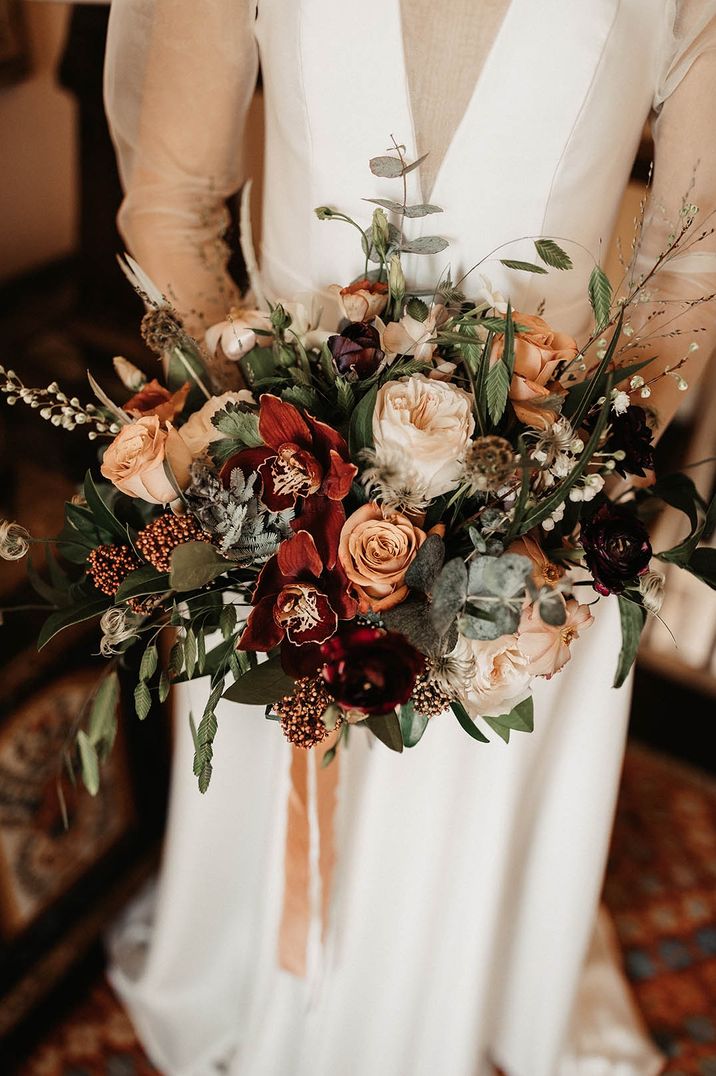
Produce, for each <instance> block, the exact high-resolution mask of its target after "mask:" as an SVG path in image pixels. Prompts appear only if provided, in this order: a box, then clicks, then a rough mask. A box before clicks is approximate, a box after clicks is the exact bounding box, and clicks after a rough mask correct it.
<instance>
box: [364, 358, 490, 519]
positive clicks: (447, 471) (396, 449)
mask: <svg viewBox="0 0 716 1076" xmlns="http://www.w3.org/2000/svg"><path fill="white" fill-rule="evenodd" d="M474 429H475V419H474V417H473V414H472V399H471V397H470V396H469V394H468V393H467V392H465V391H464V390H463V389H460V388H458V387H457V386H456V385H453V384H450V383H449V382H446V381H436V380H433V379H432V378H428V377H424V376H423V375H422V374H414V375H412V376H411V377H407V378H401V379H400V380H399V381H389V382H388V383H387V384H386V385H383V386H382V388H381V389H380V390H379V391H378V395H377V397H376V401H375V410H374V411H373V441H374V444H375V451H376V457H377V458H378V459H379V460H380V459H381V457H384V458H399V457H400V455H402V456H404V458H405V459H406V463H408V464H409V466H410V472H411V474H412V475H413V476H414V479H415V481H416V482H417V483H418V485H419V489H416V490H415V491H414V492H415V493H419V494H420V495H421V496H422V497H423V498H424V499H425V500H431V499H432V498H433V497H439V496H440V494H442V493H448V492H449V491H450V490H453V489H455V488H456V487H457V486H458V484H459V482H460V477H461V474H462V469H461V460H462V457H463V456H464V453H465V449H466V448H467V445H468V442H469V440H470V438H471V436H472V434H473V431H474Z"/></svg>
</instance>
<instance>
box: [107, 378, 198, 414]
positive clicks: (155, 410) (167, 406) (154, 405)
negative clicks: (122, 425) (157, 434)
mask: <svg viewBox="0 0 716 1076" xmlns="http://www.w3.org/2000/svg"><path fill="white" fill-rule="evenodd" d="M190 388H191V385H190V383H189V382H188V381H185V382H184V384H183V385H182V387H181V388H180V389H177V391H176V392H174V393H172V392H170V391H169V389H165V388H164V385H160V384H159V382H158V381H157V379H156V377H153V378H152V380H151V381H147V382H146V383H145V384H144V385H142V387H141V389H140V390H139V392H136V393H135V394H134V396H132V398H131V399H129V400H127V402H126V404H125V405H124V407H123V410H124V411H126V412H127V414H128V415H133V416H134V418H141V417H142V416H144V415H156V416H157V418H158V419H159V421H160V422H172V421H173V420H174V419H175V418H176V416H177V415H179V414H181V412H182V411H183V410H184V404H185V403H186V398H187V396H188V395H189V389H190Z"/></svg>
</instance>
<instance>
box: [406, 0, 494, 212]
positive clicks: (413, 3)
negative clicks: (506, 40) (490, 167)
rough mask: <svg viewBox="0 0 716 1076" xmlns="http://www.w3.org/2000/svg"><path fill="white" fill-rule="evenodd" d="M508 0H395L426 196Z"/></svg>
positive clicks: (465, 108)
mask: <svg viewBox="0 0 716 1076" xmlns="http://www.w3.org/2000/svg"><path fill="white" fill-rule="evenodd" d="M510 2H511V0H480V2H478V0H451V2H450V3H449V4H446V5H444V6H443V5H439V4H436V3H435V0H400V9H401V21H402V26H403V52H404V55H405V66H406V72H407V78H408V86H409V90H410V105H411V110H412V113H413V124H414V127H415V138H416V142H417V146H416V149H417V152H418V154H419V155H422V154H423V153H427V154H429V156H428V158H427V160H426V161H423V163H422V164H421V166H420V179H421V186H422V193H423V198H424V199H425V201H428V200H429V199H430V195H431V192H432V189H433V186H434V184H435V179H436V177H437V174H438V171H439V170H440V165H441V164H442V162H443V160H444V158H445V154H446V153H447V151H448V149H449V147H450V143H451V141H452V139H453V137H454V135H455V131H456V130H457V128H458V126H459V125H460V122H461V120H462V118H463V116H464V115H465V112H466V110H467V107H468V105H469V103H470V99H471V97H472V95H473V92H474V90H475V86H476V85H477V81H478V79H479V77H480V75H481V73H482V69H483V67H484V65H485V61H486V60H487V58H488V56H489V55H490V51H491V49H492V46H493V44H494V41H495V38H496V37H497V34H498V33H499V30H500V27H501V25H502V22H503V19H504V17H505V15H506V13H507V10H508V8H509V6H510ZM396 133H397V132H396ZM402 137H405V135H403V136H402Z"/></svg>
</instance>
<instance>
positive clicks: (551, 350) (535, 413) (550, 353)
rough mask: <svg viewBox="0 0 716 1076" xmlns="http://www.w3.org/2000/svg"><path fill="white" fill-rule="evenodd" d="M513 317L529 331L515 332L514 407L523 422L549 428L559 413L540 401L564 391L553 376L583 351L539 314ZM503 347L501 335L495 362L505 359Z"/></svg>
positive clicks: (511, 387) (496, 343)
mask: <svg viewBox="0 0 716 1076" xmlns="http://www.w3.org/2000/svg"><path fill="white" fill-rule="evenodd" d="M513 317H514V320H515V322H516V324H517V325H524V326H525V327H526V330H527V331H526V332H517V333H515V370H514V374H513V377H512V384H511V385H510V399H511V401H512V406H513V407H514V410H515V414H516V415H517V417H518V419H519V420H520V422H524V423H525V424H526V425H528V426H537V427H540V428H543V429H546V428H547V427H548V426H550V425H551V424H552V423H553V422H554V419H555V413H554V410H552V409H550V408H549V407H546V406H544V403H540V401H544V400H545V399H546V398H547V397H548V396H556V395H561V394H562V393H563V392H564V390H563V389H562V387H561V385H560V384H559V383H558V382H557V381H555V380H554V376H553V375H554V373H555V371H556V369H557V367H558V365H559V364H560V363H561V362H570V361H571V360H572V359H574V358H576V356H577V354H578V352H579V348H578V347H577V342H576V340H574V339H573V337H571V336H567V334H566V333H559V332H555V331H554V330H553V329H551V328H550V326H549V325H548V324H547V322H546V321H544V320H543V319H542V318H540V317H537V315H536V314H521V313H520V312H519V311H517V310H515V311H513ZM503 346H504V337H503V336H500V337H499V338H498V339H497V340H496V342H495V348H494V351H493V355H492V360H493V362H496V361H497V359H498V358H501V356H502V349H503Z"/></svg>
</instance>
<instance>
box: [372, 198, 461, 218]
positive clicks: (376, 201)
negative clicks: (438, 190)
mask: <svg viewBox="0 0 716 1076" xmlns="http://www.w3.org/2000/svg"><path fill="white" fill-rule="evenodd" d="M363 201H364V202H370V203H371V204H372V205H379V206H382V208H383V209H387V210H388V212H390V213H399V214H400V215H401V216H404V217H411V218H413V217H427V216H428V215H429V214H431V213H442V209H441V207H440V206H439V205H430V204H429V203H427V202H423V203H421V204H420V205H406V206H404V205H403V203H402V202H396V201H395V199H394V198H364V199H363Z"/></svg>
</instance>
